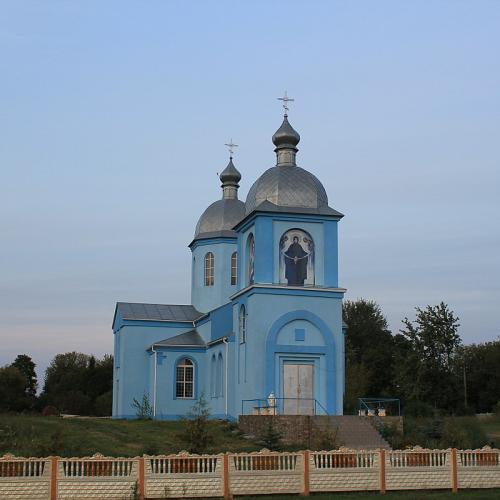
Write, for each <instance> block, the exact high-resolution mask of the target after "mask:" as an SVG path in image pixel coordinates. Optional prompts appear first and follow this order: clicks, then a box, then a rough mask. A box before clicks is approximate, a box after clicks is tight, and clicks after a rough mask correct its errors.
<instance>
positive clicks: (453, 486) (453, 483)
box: [450, 448, 458, 493]
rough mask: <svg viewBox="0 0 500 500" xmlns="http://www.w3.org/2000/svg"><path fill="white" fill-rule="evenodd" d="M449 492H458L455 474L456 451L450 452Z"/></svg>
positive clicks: (456, 475) (454, 449)
mask: <svg viewBox="0 0 500 500" xmlns="http://www.w3.org/2000/svg"><path fill="white" fill-rule="evenodd" d="M450 461H451V491H452V492H453V493H456V492H457V491H458V474H457V461H458V460H457V449H456V448H453V449H452V450H451V457H450Z"/></svg>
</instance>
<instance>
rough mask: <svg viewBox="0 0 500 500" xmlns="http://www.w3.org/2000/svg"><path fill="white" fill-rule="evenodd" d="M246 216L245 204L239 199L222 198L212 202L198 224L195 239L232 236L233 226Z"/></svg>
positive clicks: (233, 233)
mask: <svg viewBox="0 0 500 500" xmlns="http://www.w3.org/2000/svg"><path fill="white" fill-rule="evenodd" d="M244 216H245V204H244V203H243V202H242V201H241V200H238V199H235V198H229V199H225V198H223V199H221V200H217V201H216V202H214V203H212V204H211V205H210V206H209V207H208V208H207V209H206V210H205V211H204V212H203V214H202V215H201V217H200V219H199V220H198V224H196V229H195V232H194V239H195V240H198V239H201V238H214V237H217V236H232V237H235V236H236V233H235V232H234V231H233V230H232V229H233V227H234V226H235V225H236V224H237V223H238V222H239V221H240V220H241V219H243V217H244Z"/></svg>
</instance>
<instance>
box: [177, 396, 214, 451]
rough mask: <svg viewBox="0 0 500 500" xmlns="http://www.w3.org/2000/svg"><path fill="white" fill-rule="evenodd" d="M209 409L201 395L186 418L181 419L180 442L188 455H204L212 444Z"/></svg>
mask: <svg viewBox="0 0 500 500" xmlns="http://www.w3.org/2000/svg"><path fill="white" fill-rule="evenodd" d="M209 419H210V407H209V405H208V402H207V400H206V399H205V395H204V394H203V393H202V394H201V395H200V397H199V398H198V400H197V401H196V403H195V404H194V405H193V407H192V408H191V409H190V410H189V412H188V414H187V416H186V417H183V418H182V424H183V427H184V430H183V432H182V433H181V434H180V438H181V440H182V441H183V442H184V444H185V445H186V447H187V451H189V452H190V453H204V452H206V451H207V448H208V446H209V445H210V444H212V442H213V435H212V433H211V432H210V422H209Z"/></svg>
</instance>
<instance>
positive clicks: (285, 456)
mask: <svg viewBox="0 0 500 500" xmlns="http://www.w3.org/2000/svg"><path fill="white" fill-rule="evenodd" d="M229 487H230V490H231V493H233V494H235V495H250V494H252V495H259V494H263V495H264V494H273V493H301V492H302V491H303V489H304V464H303V456H302V454H301V453H274V452H270V451H267V450H262V451H260V452H256V453H237V454H232V455H230V456H229Z"/></svg>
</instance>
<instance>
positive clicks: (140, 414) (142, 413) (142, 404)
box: [132, 391, 153, 420]
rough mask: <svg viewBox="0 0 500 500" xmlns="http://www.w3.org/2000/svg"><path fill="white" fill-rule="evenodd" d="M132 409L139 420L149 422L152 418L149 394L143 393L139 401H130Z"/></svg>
mask: <svg viewBox="0 0 500 500" xmlns="http://www.w3.org/2000/svg"><path fill="white" fill-rule="evenodd" d="M132 407H133V408H135V414H136V416H137V418H138V419H139V420H151V419H152V418H153V407H152V406H151V402H150V401H149V394H148V393H147V392H145V391H144V394H143V395H142V399H141V401H137V399H135V398H134V399H133V400H132Z"/></svg>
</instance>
